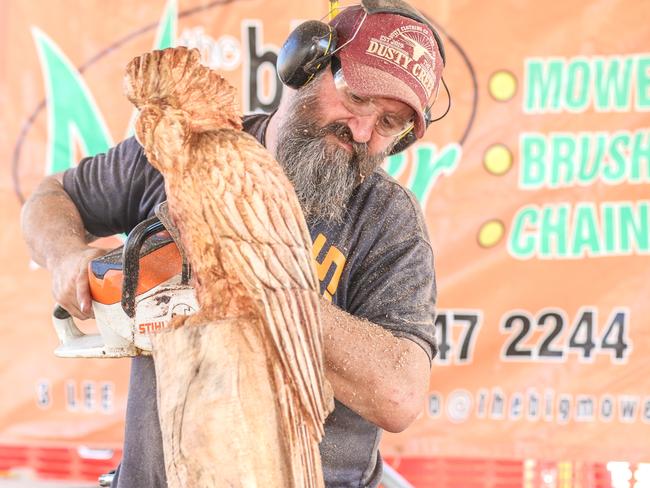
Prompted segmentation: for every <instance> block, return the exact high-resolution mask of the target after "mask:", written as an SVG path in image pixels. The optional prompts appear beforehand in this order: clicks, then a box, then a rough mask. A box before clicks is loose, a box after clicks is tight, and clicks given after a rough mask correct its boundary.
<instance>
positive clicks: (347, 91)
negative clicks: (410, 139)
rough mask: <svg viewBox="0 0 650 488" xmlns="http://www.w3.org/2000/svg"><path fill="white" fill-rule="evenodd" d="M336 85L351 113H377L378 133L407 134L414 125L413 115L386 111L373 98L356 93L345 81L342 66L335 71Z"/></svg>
mask: <svg viewBox="0 0 650 488" xmlns="http://www.w3.org/2000/svg"><path fill="white" fill-rule="evenodd" d="M334 85H335V86H336V91H337V93H338V95H339V98H340V100H341V102H342V103H343V106H344V107H345V108H346V109H347V110H348V111H349V112H350V113H353V114H354V115H357V116H359V117H366V116H368V115H373V114H377V123H376V125H375V130H376V131H377V133H378V134H380V135H382V136H386V137H393V136H398V135H401V134H405V133H406V132H408V131H409V130H410V129H411V128H412V127H413V123H414V122H413V115H410V116H404V114H399V113H396V112H385V111H384V110H383V109H382V108H381V107H379V106H377V105H376V104H375V102H374V100H373V99H372V98H367V97H361V96H359V95H357V94H356V93H354V92H353V91H352V89H351V88H350V87H349V86H348V84H347V83H346V82H345V78H344V77H343V70H342V69H341V68H339V69H337V70H336V71H335V72H334Z"/></svg>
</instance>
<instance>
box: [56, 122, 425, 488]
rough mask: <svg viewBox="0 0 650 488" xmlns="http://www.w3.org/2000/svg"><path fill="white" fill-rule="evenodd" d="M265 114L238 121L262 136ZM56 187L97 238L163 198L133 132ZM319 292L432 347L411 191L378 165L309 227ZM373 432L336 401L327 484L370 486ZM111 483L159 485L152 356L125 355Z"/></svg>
mask: <svg viewBox="0 0 650 488" xmlns="http://www.w3.org/2000/svg"><path fill="white" fill-rule="evenodd" d="M267 123H268V116H265V115H253V116H248V117H246V118H245V120H244V128H245V130H246V131H247V132H249V133H250V134H251V135H253V136H255V137H256V138H257V139H258V140H259V141H260V142H262V143H264V133H265V130H266V125H267ZM63 185H64V188H65V190H66V192H67V193H68V194H69V195H70V197H71V198H72V200H73V202H74V203H75V205H76V206H77V208H78V209H79V212H80V214H81V217H82V219H83V222H84V225H85V227H86V229H87V230H88V231H89V232H90V233H92V234H94V235H96V236H99V237H102V236H108V235H112V234H116V233H122V232H127V233H128V232H129V231H130V230H131V229H132V228H133V227H135V225H137V224H138V223H139V222H141V221H142V220H144V219H146V218H147V217H150V216H152V215H153V214H154V208H155V206H156V205H157V204H158V203H160V202H162V201H164V200H165V199H166V197H165V188H164V182H163V178H162V175H161V174H160V173H159V172H158V171H157V170H156V169H155V168H153V166H151V165H150V164H149V163H148V161H147V159H146V157H145V155H144V152H143V149H142V148H141V147H140V145H139V144H138V142H137V141H136V140H135V139H134V138H130V139H127V140H125V141H123V142H122V143H120V144H118V145H117V146H115V147H114V148H112V149H110V150H109V151H108V152H107V153H105V154H99V155H97V156H94V157H92V158H85V159H84V160H82V161H81V162H80V163H79V165H78V166H77V167H76V168H73V169H70V170H68V171H66V172H65V174H64V176H63ZM309 230H310V234H311V238H312V242H314V249H315V250H317V251H318V253H317V257H316V261H317V267H318V268H319V270H320V277H321V279H320V292H321V294H323V295H325V296H326V297H328V298H331V301H332V302H333V303H334V304H335V305H337V306H338V307H339V308H341V309H343V310H345V311H347V312H349V313H351V314H352V315H355V316H358V317H363V318H365V319H368V320H370V321H371V322H374V323H376V324H379V325H381V326H382V327H384V328H386V329H388V330H390V331H391V332H392V333H393V334H394V335H396V336H398V337H405V338H408V339H410V340H412V341H414V342H415V343H417V344H418V345H419V346H421V347H422V349H423V350H424V351H425V352H426V354H427V355H428V357H429V358H430V359H431V358H432V357H433V355H434V354H435V340H434V322H433V319H434V303H435V296H436V286H435V278H434V272H433V253H432V250H431V245H430V244H429V239H428V235H427V231H426V227H425V224H424V219H423V215H422V212H421V210H420V207H419V205H418V204H417V202H416V200H415V199H414V197H413V195H412V194H411V193H410V192H408V191H407V190H405V189H404V188H403V187H401V186H400V185H399V183H397V182H396V181H395V180H393V179H392V178H390V176H388V175H387V174H386V172H385V171H383V170H381V169H378V170H376V171H375V172H374V173H373V174H372V175H371V176H369V177H368V178H366V179H365V180H364V181H363V183H362V184H361V185H359V186H358V187H357V188H356V189H355V191H354V192H353V194H352V196H351V198H350V201H349V204H348V206H347V212H346V216H345V219H344V222H343V223H342V224H340V225H330V224H328V223H323V222H315V223H312V224H311V225H310V226H309ZM380 437H381V429H379V428H378V427H377V426H375V425H374V424H372V423H370V422H368V421H366V420H365V419H363V418H362V417H360V416H359V415H357V414H356V413H354V412H353V411H352V410H350V409H349V408H347V407H346V406H345V405H343V404H342V403H340V402H338V401H337V402H336V407H335V410H334V411H333V412H332V413H331V414H330V415H329V417H328V418H327V421H326V423H325V437H324V438H323V441H322V442H321V445H320V451H321V457H322V461H323V470H324V475H325V483H326V486H327V487H329V488H339V487H341V488H343V487H346V488H347V487H375V486H377V485H378V484H379V481H380V478H381V473H382V462H381V456H379V453H378V450H377V446H378V444H379V439H380ZM112 486H114V487H119V488H142V487H165V486H166V480H165V466H164V460H163V450H162V439H161V434H160V426H159V424H158V410H157V405H156V375H155V370H154V364H153V360H152V359H151V357H146V356H141V357H136V358H134V359H133V360H132V366H131V378H130V384H129V396H128V402H127V411H126V430H125V439H124V453H123V457H122V461H121V464H120V466H119V469H118V473H117V476H116V477H115V479H114V481H113V485H112Z"/></svg>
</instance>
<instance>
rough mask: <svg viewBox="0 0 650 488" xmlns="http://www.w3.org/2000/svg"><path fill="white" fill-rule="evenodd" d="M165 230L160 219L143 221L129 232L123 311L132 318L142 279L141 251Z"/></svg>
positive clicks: (123, 256) (125, 260)
mask: <svg viewBox="0 0 650 488" xmlns="http://www.w3.org/2000/svg"><path fill="white" fill-rule="evenodd" d="M163 230H165V226H164V225H163V223H162V222H161V221H160V220H159V219H158V217H151V218H149V219H147V220H143V221H142V222H140V223H139V224H138V225H136V226H135V227H134V228H133V230H132V231H131V232H129V235H128V237H127V238H126V242H125V243H124V249H123V250H122V272H123V275H124V279H123V281H122V309H123V310H124V312H125V313H126V314H127V315H128V316H129V317H131V318H133V317H135V296H136V291H137V289H138V281H139V278H140V250H141V249H142V246H143V245H144V243H145V241H146V240H147V239H149V238H150V237H151V236H153V235H155V234H157V233H158V232H162V231H163Z"/></svg>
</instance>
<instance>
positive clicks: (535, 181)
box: [519, 133, 546, 189]
mask: <svg viewBox="0 0 650 488" xmlns="http://www.w3.org/2000/svg"><path fill="white" fill-rule="evenodd" d="M520 141H521V142H520V144H519V148H520V155H519V161H521V164H520V171H519V186H520V187H521V188H526V189H530V188H540V187H542V186H543V185H544V181H545V171H544V170H545V168H546V165H545V159H546V138H545V137H544V136H543V135H542V134H535V133H523V134H521V140H520Z"/></svg>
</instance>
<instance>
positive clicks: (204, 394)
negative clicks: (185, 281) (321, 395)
mask: <svg viewBox="0 0 650 488" xmlns="http://www.w3.org/2000/svg"><path fill="white" fill-rule="evenodd" d="M199 313H200V312H199ZM192 322H194V325H193V326H192V325H190V324H187V325H186V324H182V325H181V326H180V327H176V328H173V329H167V330H166V331H164V332H161V333H159V334H157V335H155V336H153V337H152V341H153V357H154V361H155V365H156V380H157V387H158V411H159V417H160V420H161V422H160V426H161V429H162V436H163V445H164V450H165V471H166V473H167V484H168V486H169V487H170V488H176V487H178V488H185V487H190V486H191V487H197V488H203V487H205V488H207V487H222V486H228V487H241V488H253V487H266V486H268V487H273V486H277V487H284V486H292V483H291V467H290V466H288V465H287V457H286V456H284V455H283V449H279V448H278V446H281V445H282V444H283V438H282V431H281V421H280V420H279V419H278V411H277V409H276V408H275V397H276V395H275V392H274V391H273V384H274V381H273V377H272V374H271V372H270V371H269V369H268V368H267V359H266V354H265V350H264V338H263V337H261V335H260V333H259V331H258V330H256V329H257V327H256V325H255V322H254V321H251V320H246V319H229V320H221V321H218V322H210V321H209V320H207V319H206V318H205V317H202V316H200V315H199V316H196V317H194V318H193V320H192Z"/></svg>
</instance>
